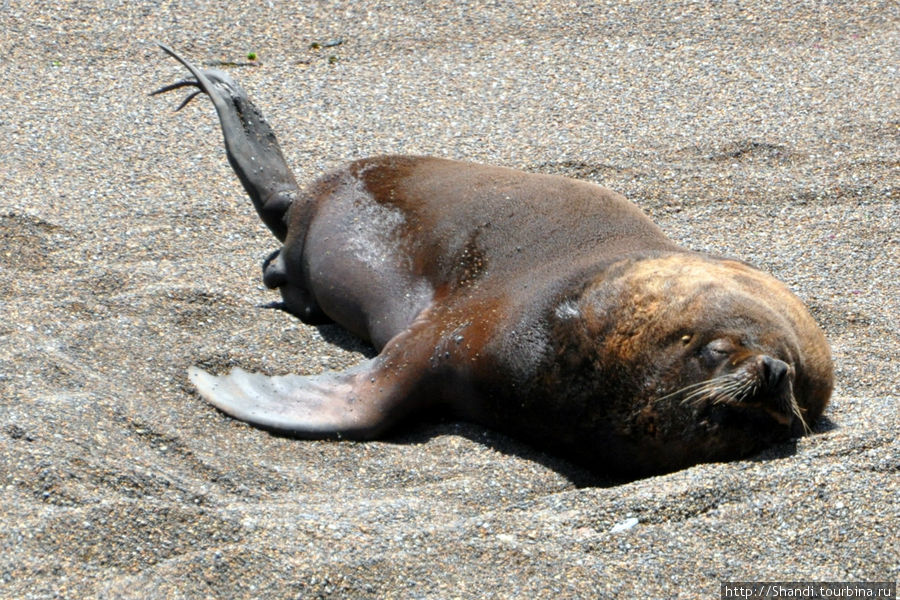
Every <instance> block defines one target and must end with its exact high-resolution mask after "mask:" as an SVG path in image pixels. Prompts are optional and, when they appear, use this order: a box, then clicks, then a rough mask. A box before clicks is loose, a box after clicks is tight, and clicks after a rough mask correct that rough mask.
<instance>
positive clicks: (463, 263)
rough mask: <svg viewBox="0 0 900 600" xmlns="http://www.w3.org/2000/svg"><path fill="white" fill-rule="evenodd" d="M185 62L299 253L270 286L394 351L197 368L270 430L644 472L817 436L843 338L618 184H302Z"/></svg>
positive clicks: (448, 172) (451, 173)
mask: <svg viewBox="0 0 900 600" xmlns="http://www.w3.org/2000/svg"><path fill="white" fill-rule="evenodd" d="M163 49H164V50H165V51H166V52H167V53H168V54H170V55H171V56H173V57H174V58H176V59H177V60H178V61H179V62H181V63H182V64H183V65H184V66H185V67H186V68H187V69H188V70H189V71H190V72H191V74H192V75H193V79H187V80H184V81H179V82H177V83H174V84H172V85H169V86H166V87H163V88H161V89H160V90H157V91H156V92H154V93H161V92H167V91H170V90H174V89H179V88H184V87H193V88H197V89H196V90H194V91H193V92H192V93H191V95H190V96H188V98H187V99H185V101H184V102H183V103H182V104H181V106H179V109H180V108H181V107H183V106H184V105H185V104H187V103H188V102H190V100H191V99H192V98H194V97H195V96H197V95H198V94H201V93H205V94H206V95H207V96H209V98H210V99H211V100H212V102H213V104H214V106H215V108H216V111H217V113H218V117H219V120H220V122H221V126H222V131H223V134H224V138H225V148H226V151H227V156H228V160H229V162H230V163H231V165H232V167H233V168H234V171H235V172H236V173H237V175H238V177H239V178H240V180H241V183H242V184H243V185H244V188H245V189H246V191H247V193H248V194H249V195H250V198H251V199H252V201H253V205H254V206H255V207H256V210H257V212H258V213H259V216H260V217H261V218H262V220H263V222H264V223H265V224H266V225H267V226H268V227H269V229H270V230H271V231H272V233H273V234H274V235H275V237H277V238H278V239H279V240H280V241H281V242H282V244H283V245H282V247H281V249H280V250H279V251H277V252H275V253H274V254H273V255H271V256H270V257H269V259H268V260H266V262H265V264H264V267H263V270H264V274H263V279H264V281H265V284H266V285H267V286H268V287H269V288H277V289H279V290H280V291H281V295H282V298H283V300H284V305H285V307H286V308H287V309H288V310H289V311H290V312H292V313H294V314H295V315H297V316H298V317H299V318H300V319H301V320H303V321H304V322H307V323H326V322H330V321H333V322H335V323H338V324H340V325H342V326H343V327H345V328H346V329H348V330H349V331H351V332H353V333H355V334H356V335H358V336H359V337H360V338H362V339H364V340H368V341H369V342H371V343H372V344H373V345H374V346H375V348H376V349H377V350H378V352H379V353H378V355H377V356H376V357H374V358H372V359H369V360H365V361H363V362H362V363H361V364H359V365H358V366H356V367H354V368H351V369H349V370H346V371H343V372H332V373H327V374H324V375H317V376H298V375H287V376H280V377H266V376H263V375H259V374H251V373H248V372H246V371H243V370H241V369H235V370H233V371H231V373H229V374H227V375H218V376H217V375H211V374H209V373H206V372H205V371H202V370H201V369H199V368H196V367H194V368H191V369H190V371H189V376H190V380H191V381H192V382H193V384H194V386H195V387H196V389H197V391H198V392H199V393H200V395H201V396H202V397H203V398H205V399H206V400H207V401H209V402H210V403H211V404H212V405H213V406H215V407H217V408H218V409H220V410H221V411H223V412H225V413H227V414H229V415H231V416H233V417H236V418H238V419H241V420H244V421H247V422H249V423H252V424H254V425H257V426H260V427H263V428H268V429H273V430H279V431H282V432H289V433H291V434H293V435H296V436H299V437H305V438H352V439H371V438H376V437H378V436H381V435H383V434H384V433H385V432H387V431H389V430H390V429H391V428H392V427H393V426H394V425H395V424H397V423H398V422H399V421H400V420H402V419H405V418H407V417H409V416H411V415H414V414H416V413H421V412H422V411H424V410H426V409H439V410H444V411H447V412H449V413H451V414H453V415H456V416H458V417H460V418H462V419H468V420H471V421H475V422H478V423H482V424H484V425H486V426H489V427H492V428H496V429H498V430H502V431H505V432H508V433H510V434H513V435H515V436H520V437H522V438H524V439H526V440H529V441H530V442H532V443H534V444H537V445H538V446H540V447H542V448H545V449H548V450H550V451H552V452H558V453H562V454H565V455H566V456H569V457H571V458H573V459H575V460H577V461H579V462H581V463H584V464H586V465H588V466H590V467H591V468H593V469H595V470H596V471H600V472H606V473H610V474H615V475H624V476H632V477H633V476H639V475H643V474H649V473H656V472H663V471H669V470H674V469H678V468H682V467H685V466H688V465H691V464H694V463H698V462H704V461H717V460H727V459H733V458H736V457H741V456H745V455H747V454H749V453H752V452H754V451H757V450H760V449H761V448H763V447H764V446H766V445H767V444H770V443H772V442H776V441H779V440H785V439H788V438H789V437H790V436H796V435H800V434H802V433H804V430H807V428H808V425H809V424H811V423H812V422H813V421H814V420H815V419H816V418H818V417H819V415H821V413H822V411H823V409H824V408H825V405H826V404H827V402H828V400H829V397H830V395H831V390H832V385H833V373H832V364H831V356H830V352H829V348H828V344H827V343H826V341H825V337H824V335H823V334H822V332H821V330H820V329H819V328H818V326H817V325H816V323H815V322H814V321H813V319H812V317H811V316H810V315H809V313H808V312H807V310H806V308H805V307H804V305H803V304H802V303H801V301H800V300H799V299H798V298H796V297H795V296H794V295H793V294H792V293H791V292H789V291H788V289H787V288H786V287H785V286H784V285H782V284H781V283H779V282H778V281H777V280H775V279H774V278H772V277H771V276H769V275H767V274H764V273H762V272H760V271H758V270H756V269H753V268H751V267H749V266H747V265H746V264H743V263H741V262H738V261H735V260H729V259H724V258H716V257H712V256H707V255H703V254H699V253H696V252H691V251H689V250H686V249H684V248H681V247H679V246H677V245H676V244H674V243H673V242H672V241H670V240H669V239H668V238H666V236H665V235H664V234H663V232H662V231H661V230H660V229H659V228H658V227H657V226H656V225H655V224H654V223H652V222H651V221H650V219H649V218H648V217H647V216H645V215H644V213H643V212H642V211H641V210H640V209H639V208H638V207H637V206H635V205H634V204H632V203H630V202H629V201H627V200H626V199H625V198H623V197H622V196H620V195H618V194H616V193H615V192H612V191H610V190H608V189H605V188H603V187H600V186H598V185H594V184H591V183H586V182H582V181H576V180H572V179H567V178H563V177H558V176H552V175H541V174H532V173H525V172H520V171H515V170H512V169H507V168H500V167H490V166H482V165H477V164H470V163H464V162H457V161H452V160H444V159H440V158H427V157H417V156H376V157H373V158H366V159H362V160H356V161H354V162H351V163H349V164H348V165H346V166H344V167H342V168H340V169H338V170H336V171H333V172H331V173H329V174H327V175H325V176H323V177H321V178H319V179H317V180H316V181H315V182H313V183H312V184H311V185H309V186H308V187H307V188H306V189H305V190H304V189H301V188H300V187H299V186H298V184H297V182H296V180H295V178H294V176H293V174H292V173H291V171H290V169H289V168H288V166H287V164H286V163H285V160H284V158H283V157H282V154H281V150H280V148H279V145H278V142H277V141H276V139H275V135H274V133H273V132H272V130H271V128H270V127H269V125H268V124H267V123H266V121H265V119H264V118H263V116H262V114H261V113H260V112H259V110H258V109H257V108H256V107H255V106H254V105H253V103H252V102H251V101H250V99H249V98H248V96H247V94H246V93H245V92H244V90H243V89H241V87H240V86H238V84H237V83H236V82H235V81H234V80H233V79H232V78H231V77H230V76H229V75H228V74H227V73H225V72H223V71H220V70H200V69H197V68H195V67H194V66H193V65H191V64H190V63H188V62H187V61H186V60H184V59H183V58H181V57H180V56H178V55H177V54H176V53H175V52H174V51H172V50H170V49H169V48H166V47H164V46H163Z"/></svg>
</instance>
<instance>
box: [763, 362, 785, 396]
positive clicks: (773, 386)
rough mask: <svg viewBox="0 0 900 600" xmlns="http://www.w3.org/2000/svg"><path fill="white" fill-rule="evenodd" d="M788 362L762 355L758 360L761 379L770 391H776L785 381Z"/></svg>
mask: <svg viewBox="0 0 900 600" xmlns="http://www.w3.org/2000/svg"><path fill="white" fill-rule="evenodd" d="M789 370H790V367H789V366H788V364H787V363H786V362H784V361H782V360H778V359H777V358H772V357H771V356H762V357H760V360H759V371H760V375H762V380H763V382H764V383H765V385H766V388H768V389H769V390H770V391H773V392H774V391H778V390H780V389H781V388H782V387H784V385H785V384H786V383H787V374H788V371H789Z"/></svg>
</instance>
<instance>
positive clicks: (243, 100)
mask: <svg viewBox="0 0 900 600" xmlns="http://www.w3.org/2000/svg"><path fill="white" fill-rule="evenodd" d="M159 47H160V48H162V49H163V50H164V51H165V52H166V53H167V54H169V55H171V56H172V57H174V58H175V59H176V60H177V61H178V62H180V63H181V64H183V65H184V66H185V67H186V68H187V69H188V71H190V72H191V75H193V76H194V77H195V79H186V80H184V81H179V82H177V83H173V84H171V85H167V86H165V87H163V88H160V89H158V90H156V91H155V92H153V94H151V95H154V94H161V93H164V92H168V91H171V90H176V89H180V88H183V87H195V88H198V90H197V91H195V92H193V93H192V94H190V95H189V96H188V97H187V98H186V99H185V100H184V102H182V103H181V105H180V106H179V107H178V109H176V110H181V108H183V107H184V106H185V105H187V103H188V102H190V101H191V100H192V99H193V98H194V97H195V96H197V94H200V93H205V94H206V95H208V96H209V97H210V99H211V100H212V102H213V105H214V106H215V107H216V112H217V113H218V115H219V122H220V123H221V126H222V135H223V136H224V137H225V150H226V151H227V154H228V162H229V163H231V167H232V168H233V169H234V172H235V173H237V176H238V177H239V178H240V180H241V183H242V184H243V185H244V189H245V190H247V193H248V194H249V195H250V199H251V200H253V206H254V207H255V208H256V212H257V213H259V216H260V218H262V220H263V222H264V223H265V224H266V226H268V228H269V229H270V230H271V231H272V233H274V234H275V237H277V238H278V239H279V240H281V241H284V239H285V236H286V235H287V222H286V219H287V211H288V209H289V208H290V206H291V203H292V202H293V201H294V199H295V198H296V197H297V196H298V194H299V192H300V188H299V187H298V186H297V181H296V179H294V175H293V173H291V170H290V168H289V167H288V166H287V163H286V162H285V160H284V156H283V155H282V154H281V148H280V147H279V145H278V140H276V139H275V134H274V133H273V132H272V128H271V127H269V124H268V123H267V122H266V120H265V118H263V116H262V113H261V112H260V111H259V109H258V108H256V106H255V105H254V104H253V102H251V101H250V98H249V97H248V96H247V92H245V91H244V90H243V89H242V88H241V86H239V85H238V84H237V82H235V81H234V79H232V78H231V76H230V75H229V74H228V73H226V72H225V71H221V70H218V69H208V70H206V71H201V70H200V69H198V68H196V67H195V66H194V65H192V64H191V63H189V62H188V61H186V60H185V59H183V58H182V57H180V56H179V55H178V54H176V53H175V51H174V50H172V49H171V48H168V47H167V46H164V45H162V44H160V45H159Z"/></svg>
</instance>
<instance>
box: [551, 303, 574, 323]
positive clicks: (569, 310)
mask: <svg viewBox="0 0 900 600" xmlns="http://www.w3.org/2000/svg"><path fill="white" fill-rule="evenodd" d="M554 314H555V315H556V318H557V319H559V320H560V321H568V320H569V319H577V318H578V317H580V316H581V309H580V308H578V304H576V303H575V301H574V300H571V299H566V300H563V301H562V302H560V303H559V304H558V305H557V306H556V310H555V311H554Z"/></svg>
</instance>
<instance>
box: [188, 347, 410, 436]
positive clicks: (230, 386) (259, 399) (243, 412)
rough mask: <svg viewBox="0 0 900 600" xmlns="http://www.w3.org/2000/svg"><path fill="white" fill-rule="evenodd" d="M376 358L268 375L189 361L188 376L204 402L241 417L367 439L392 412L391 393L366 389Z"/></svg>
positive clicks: (296, 430)
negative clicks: (219, 371) (222, 371)
mask: <svg viewBox="0 0 900 600" xmlns="http://www.w3.org/2000/svg"><path fill="white" fill-rule="evenodd" d="M376 360H377V359H372V360H368V361H365V362H364V363H362V364H361V365H359V366H357V367H354V368H353V369H350V370H348V371H344V372H341V373H323V374H321V375H309V376H301V375H283V376H277V377H269V376H266V375H261V374H259V373H248V372H247V371H244V370H243V369H234V370H233V371H231V372H230V373H229V374H227V375H210V374H209V373H207V372H206V371H204V370H202V369H199V368H197V367H191V368H190V370H189V371H188V376H189V377H190V379H191V383H193V384H194V386H195V387H196V388H197V391H198V392H199V393H200V395H201V396H203V398H205V399H206V400H207V401H208V402H209V403H210V404H212V405H213V406H215V407H216V408H218V409H219V410H221V411H222V412H224V413H226V414H228V415H231V416H232V417H234V418H236V419H240V420H241V421H246V422H248V423H251V424H253V425H258V426H260V427H265V428H267V429H274V430H279V431H286V432H291V433H292V434H295V435H298V436H302V437H310V438H328V437H345V438H350V439H368V438H372V437H375V436H376V435H378V434H379V433H380V432H381V431H382V430H383V429H385V428H386V427H387V426H388V425H390V423H391V421H392V418H391V417H392V413H393V412H396V411H392V410H391V406H390V405H386V404H385V400H386V399H387V398H388V397H389V396H391V394H387V395H382V397H381V398H378V397H376V396H377V395H373V393H372V392H373V390H370V389H366V388H367V386H366V385H365V382H366V379H365V377H366V376H367V374H368V376H369V378H370V379H371V377H372V375H371V371H372V368H373V367H374V366H375V365H374V363H375V362H376ZM369 383H371V381H369ZM382 391H384V390H382ZM401 400H402V399H401V398H396V396H395V400H394V401H395V402H397V401H401Z"/></svg>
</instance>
